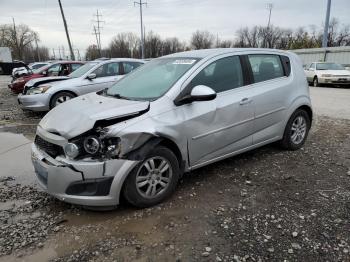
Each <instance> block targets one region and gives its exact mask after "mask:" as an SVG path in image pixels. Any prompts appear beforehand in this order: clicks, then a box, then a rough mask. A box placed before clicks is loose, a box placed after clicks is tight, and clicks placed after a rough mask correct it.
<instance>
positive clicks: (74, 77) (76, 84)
mask: <svg viewBox="0 0 350 262" xmlns="http://www.w3.org/2000/svg"><path fill="white" fill-rule="evenodd" d="M144 63H145V62H144V61H142V60H139V59H130V58H117V59H115V58H114V59H108V60H97V61H96V60H95V61H92V62H88V63H86V64H85V65H83V66H82V67H80V68H79V69H77V70H76V71H74V72H73V73H71V74H70V75H69V76H68V77H65V76H56V77H43V78H39V79H32V80H30V81H29V82H27V83H26V85H25V87H24V90H23V93H22V94H19V95H18V102H19V104H20V106H21V107H22V108H23V109H28V110H32V111H48V110H50V109H52V108H54V107H55V106H57V105H59V104H61V103H63V102H66V101H68V100H70V99H72V98H74V97H77V96H80V95H83V94H86V93H90V92H96V91H99V90H102V89H104V88H108V87H110V86H111V85H113V84H114V83H115V82H116V81H118V80H119V79H121V78H122V77H123V76H124V75H125V74H127V73H130V72H131V71H133V70H134V69H136V68H137V67H139V66H140V65H143V64H144ZM62 80H65V81H62Z"/></svg>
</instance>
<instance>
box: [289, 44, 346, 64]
mask: <svg viewBox="0 0 350 262" xmlns="http://www.w3.org/2000/svg"><path fill="white" fill-rule="evenodd" d="M290 51H292V52H294V53H296V54H298V55H299V57H300V58H301V60H302V61H303V64H304V65H308V64H311V63H312V62H334V63H339V64H343V65H349V64H350V46H339V47H327V48H309V49H295V50H290Z"/></svg>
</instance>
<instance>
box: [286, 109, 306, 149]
mask: <svg viewBox="0 0 350 262" xmlns="http://www.w3.org/2000/svg"><path fill="white" fill-rule="evenodd" d="M310 127H311V121H310V117H309V115H308V113H307V112H306V111H305V110H303V109H298V110H296V111H295V112H294V113H293V114H292V116H291V117H290V118H289V120H288V123H287V125H286V128H285V130H284V134H283V139H282V140H281V145H282V147H283V148H285V149H288V150H297V149H300V148H301V147H302V146H303V145H304V143H305V140H306V138H307V135H308V134H309V130H310Z"/></svg>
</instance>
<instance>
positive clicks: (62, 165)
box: [32, 49, 312, 207]
mask: <svg viewBox="0 0 350 262" xmlns="http://www.w3.org/2000/svg"><path fill="white" fill-rule="evenodd" d="M311 122H312V109H311V102H310V97H309V89H308V84H307V81H306V78H305V74H304V71H303V68H302V64H301V61H300V60H299V58H298V57H297V55H295V54H293V53H289V52H284V51H279V50H269V49H210V50H198V51H190V52H183V53H177V54H172V55H168V56H164V57H161V58H157V59H154V60H152V61H150V62H149V63H147V64H145V65H144V66H142V67H140V68H138V69H137V70H135V71H134V72H132V73H131V74H129V75H128V76H126V77H125V78H123V79H122V80H121V81H119V82H117V83H116V84H114V85H113V86H112V87H110V88H109V89H107V90H105V91H101V92H97V93H90V94H87V95H84V96H81V97H78V98H76V99H73V100H71V101H68V102H66V103H64V104H62V105H60V106H58V107H55V108H54V109H53V110H51V112H49V113H48V114H47V115H46V116H45V117H44V118H43V119H42V121H41V122H40V124H39V126H38V128H37V133H36V137H35V142H34V144H33V146H32V161H33V164H34V167H35V170H36V174H37V178H38V181H39V184H40V185H41V186H42V187H43V188H44V189H45V190H46V191H47V192H48V193H49V194H51V195H53V196H55V197H57V198H59V199H61V200H63V201H66V202H69V203H74V204H79V205H87V206H116V205H118V203H119V198H120V196H121V194H123V196H124V197H125V198H126V200H127V201H129V202H130V203H131V204H133V205H135V206H138V207H148V206H152V205H155V204H157V203H160V202H161V201H163V200H164V199H166V198H167V197H168V196H170V195H171V194H172V193H173V192H174V190H175V187H176V185H177V182H178V180H179V178H180V177H181V176H182V174H183V173H184V172H189V171H191V170H194V169H197V168H200V167H203V166H205V165H208V164H211V163H213V162H216V161H219V160H222V159H224V158H228V157H231V156H233V155H237V154H239V153H242V152H245V151H248V150H251V149H254V148H257V147H260V146H263V145H266V144H269V143H272V142H275V141H279V142H280V144H281V145H282V146H283V147H284V148H286V149H289V150H296V149H299V148H301V147H302V146H303V144H304V142H305V140H306V138H307V135H308V132H309V129H310V127H311Z"/></svg>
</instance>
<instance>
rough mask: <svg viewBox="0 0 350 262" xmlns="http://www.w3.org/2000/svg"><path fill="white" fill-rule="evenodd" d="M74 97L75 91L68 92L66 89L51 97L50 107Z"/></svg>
mask: <svg viewBox="0 0 350 262" xmlns="http://www.w3.org/2000/svg"><path fill="white" fill-rule="evenodd" d="M74 97H75V95H74V94H73V93H70V92H66V91H64V92H59V93H57V94H55V95H54V96H53V97H52V98H51V102H50V109H52V108H54V107H56V106H58V105H60V104H62V103H64V102H66V101H68V100H71V99H72V98H74Z"/></svg>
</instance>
